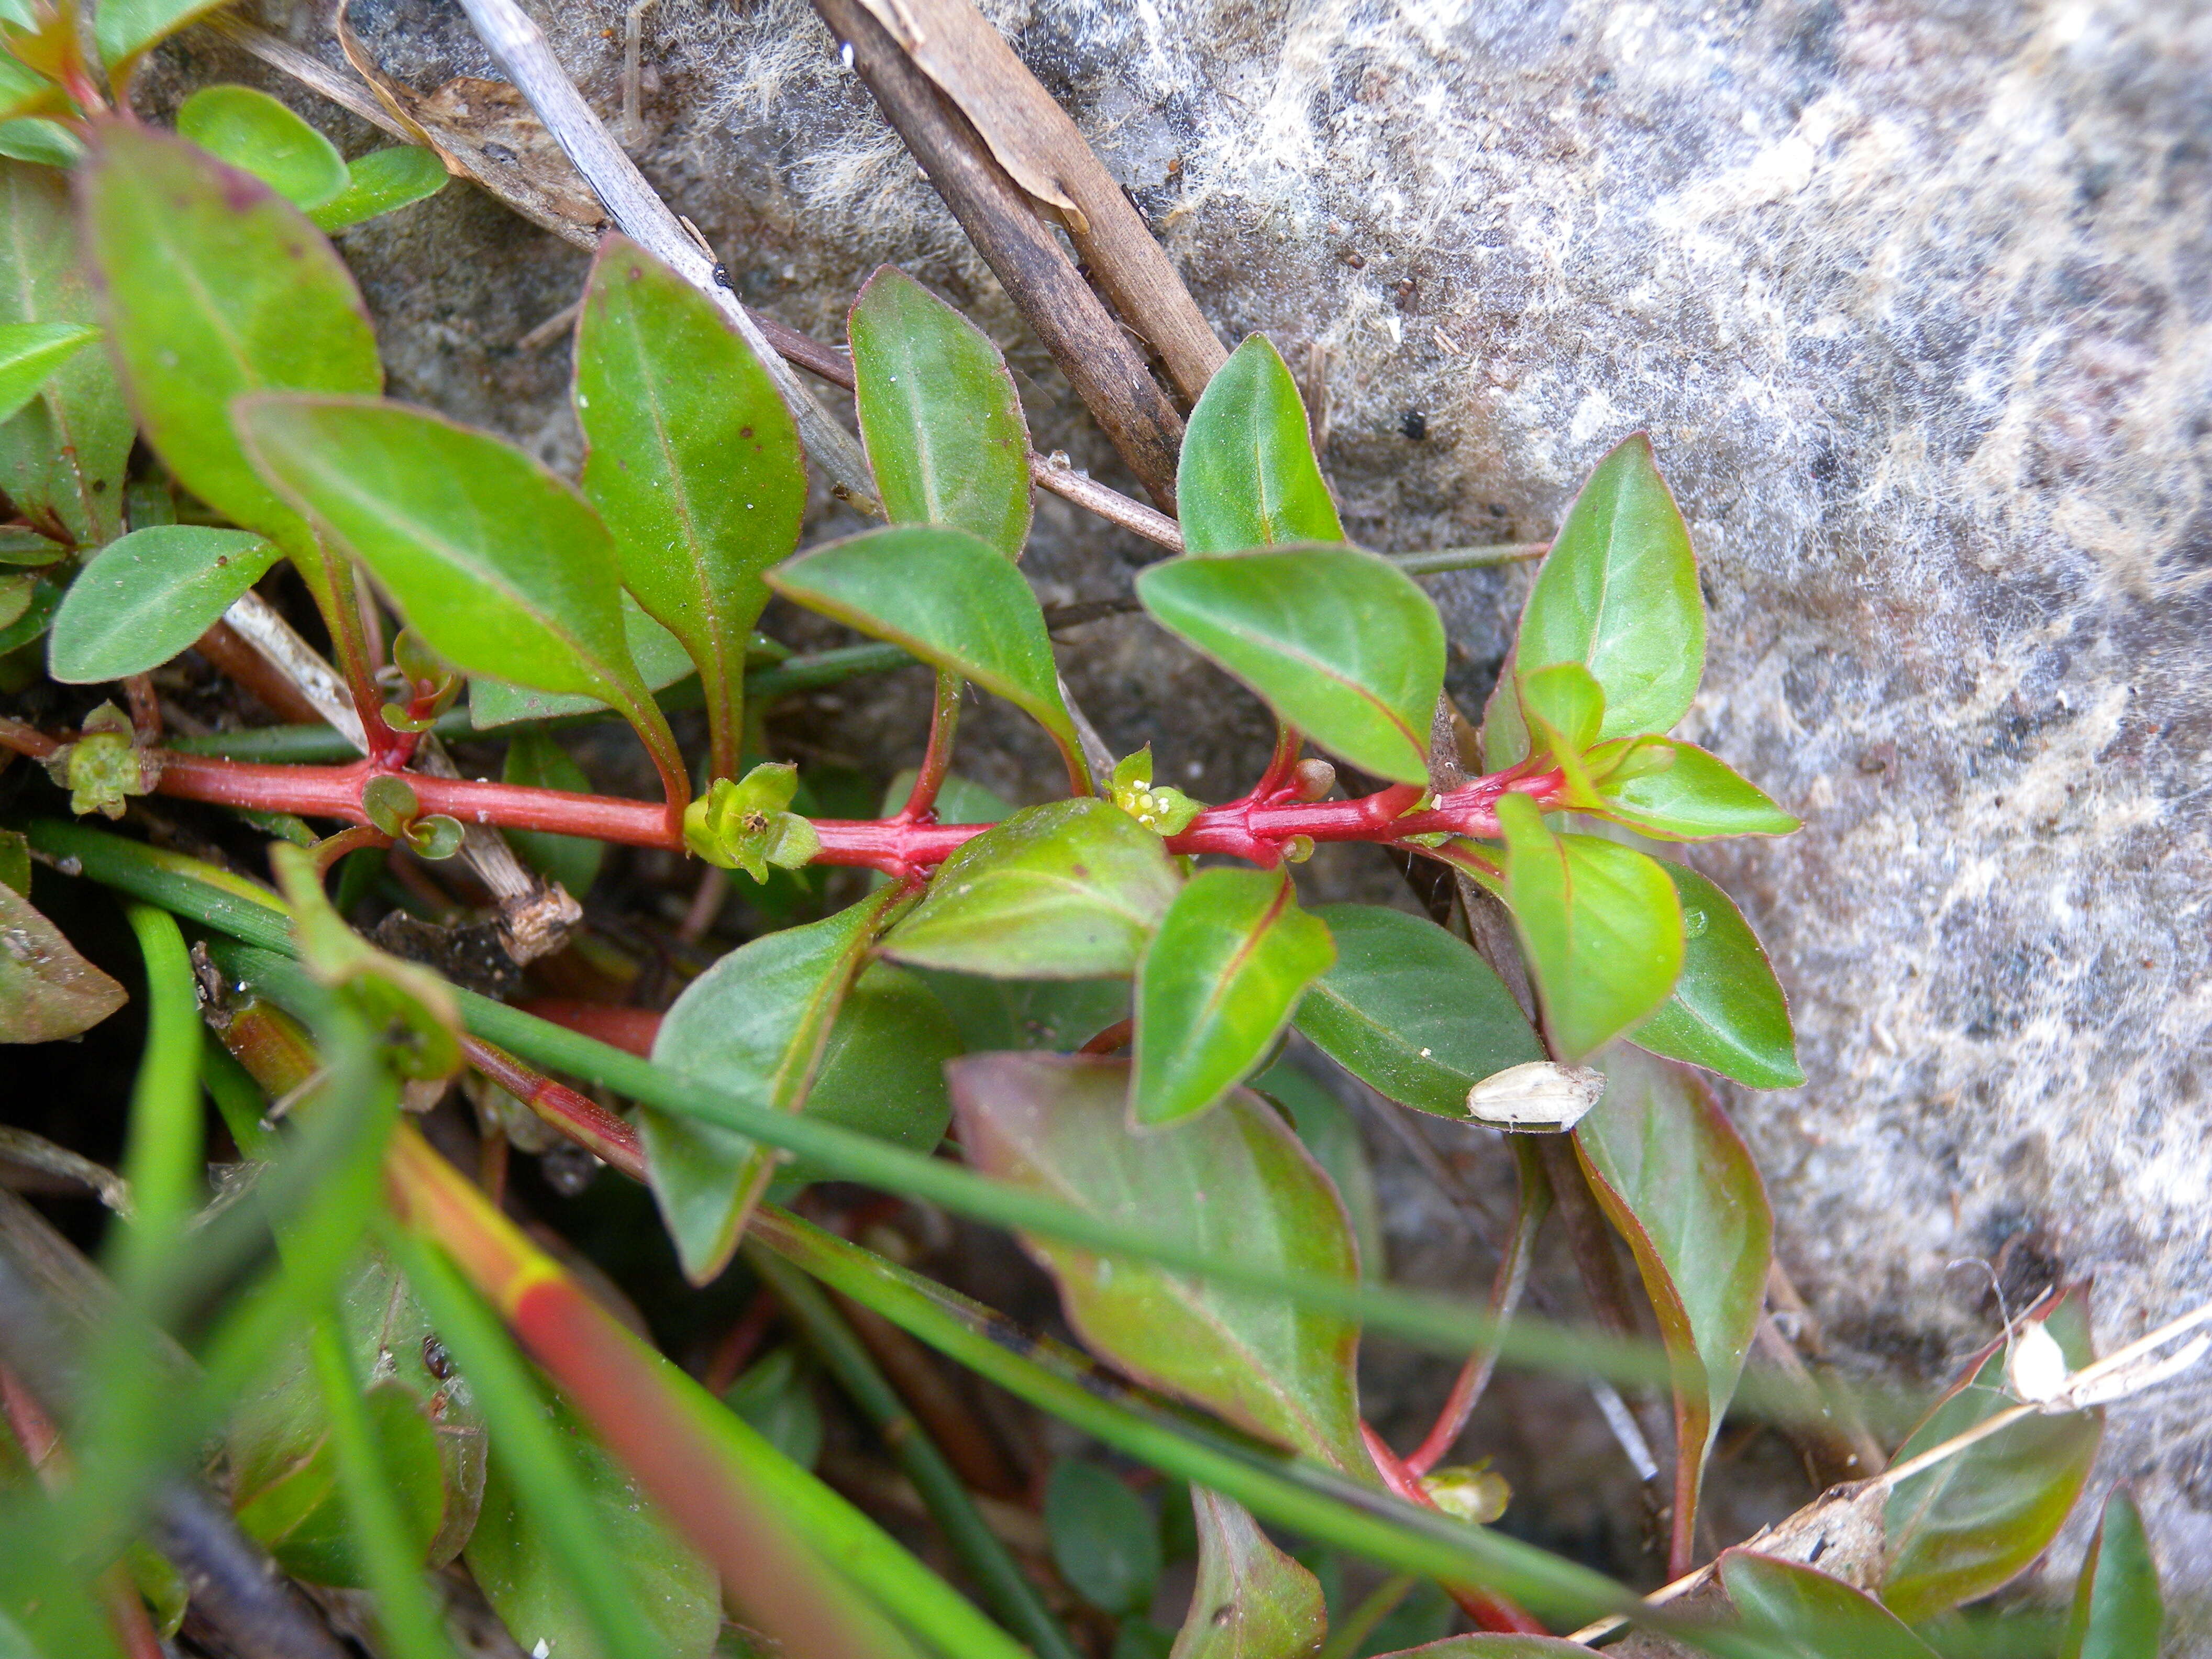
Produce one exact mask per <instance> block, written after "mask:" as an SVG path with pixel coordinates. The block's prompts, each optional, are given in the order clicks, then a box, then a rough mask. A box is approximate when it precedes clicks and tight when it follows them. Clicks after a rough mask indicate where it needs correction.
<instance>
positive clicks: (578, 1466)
mask: <svg viewBox="0 0 2212 1659" xmlns="http://www.w3.org/2000/svg"><path fill="white" fill-rule="evenodd" d="M553 1425H554V1428H555V1430H556V1432H557V1433H558V1434H559V1435H560V1436H561V1437H562V1439H563V1440H565V1441H566V1442H567V1446H566V1449H567V1450H568V1453H569V1454H570V1462H571V1463H572V1464H573V1465H574V1468H575V1472H576V1474H577V1475H578V1476H579V1477H580V1480H581V1484H582V1486H583V1488H584V1495H585V1497H586V1499H587V1501H588V1502H589V1503H590V1504H591V1508H592V1516H593V1518H594V1520H595V1522H596V1523H597V1524H596V1531H597V1534H598V1545H599V1553H600V1554H601V1555H602V1556H604V1557H605V1558H606V1559H611V1561H613V1562H614V1563H615V1564H616V1565H617V1567H618V1568H619V1570H620V1571H621V1573H622V1575H623V1577H624V1578H626V1579H627V1580H628V1581H629V1584H630V1587H631V1590H632V1594H633V1600H634V1604H635V1607H636V1608H637V1610H638V1611H639V1612H640V1613H642V1614H643V1615H644V1617H645V1621H646V1623H647V1625H648V1626H651V1628H652V1630H653V1634H654V1635H655V1636H656V1637H658V1638H659V1651H660V1652H661V1653H663V1654H665V1656H666V1659H707V1656H708V1654H709V1653H711V1652H712V1651H713V1650H714V1638H715V1636H716V1634H717V1633H718V1632H720V1629H721V1625H722V1599H721V1589H720V1584H719V1583H718V1582H717V1580H716V1577H715V1574H714V1569H713V1568H712V1567H711V1566H709V1565H708V1564H707V1563H706V1562H705V1561H703V1560H702V1559H700V1558H699V1557H698V1556H696V1555H695V1554H694V1553H692V1552H691V1549H690V1546H689V1545H687V1544H685V1543H684V1541H683V1540H682V1538H681V1537H679V1536H678V1534H677V1533H676V1531H675V1529H674V1528H671V1526H670V1525H669V1524H668V1522H666V1521H665V1520H664V1519H663V1518H662V1517H661V1516H660V1514H659V1510H656V1509H655V1508H653V1505H652V1503H651V1501H650V1500H649V1499H648V1498H647V1497H646V1495H645V1494H644V1492H641V1490H639V1488H638V1486H637V1485H636V1483H635V1482H634V1481H633V1480H631V1479H630V1478H629V1476H628V1475H627V1474H624V1473H623V1470H622V1469H621V1468H620V1467H619V1466H618V1465H617V1463H616V1462H615V1461H614V1460H613V1459H612V1458H611V1457H609V1456H608V1455H607V1454H606V1453H605V1452H604V1451H602V1450H601V1449H599V1446H598V1444H597V1443H594V1442H593V1441H592V1440H591V1439H589V1438H588V1437H586V1435H585V1434H584V1433H583V1431H581V1430H580V1428H579V1427H578V1426H577V1425H576V1422H575V1419H574V1418H573V1417H571V1416H570V1415H569V1413H568V1411H567V1409H566V1408H565V1407H556V1409H555V1412H554V1414H553ZM508 1455H510V1454H507V1452H505V1451H504V1450H503V1449H501V1447H500V1446H499V1445H496V1444H495V1445H494V1447H493V1448H492V1455H491V1468H490V1472H489V1477H488V1478H487V1479H486V1480H485V1482H484V1498H483V1518H482V1519H481V1520H479V1521H478V1522H477V1529H476V1532H475V1534H473V1535H472V1536H471V1538H470V1539H469V1544H468V1548H467V1549H466V1550H465V1551H464V1552H463V1554H464V1556H465V1559H467V1561H468V1565H469V1571H470V1572H471V1574H472V1575H473V1576H474V1577H475V1578H476V1581H477V1583H478V1584H479V1585H480V1586H482V1588H483V1593H484V1600H486V1601H489V1602H490V1603H491V1608H492V1611H493V1612H494V1613H497V1614H498V1615H499V1618H500V1622H501V1624H503V1625H505V1626H507V1631H508V1632H509V1633H510V1634H511V1635H512V1636H513V1638H514V1639H515V1642H516V1643H517V1644H518V1645H520V1648H521V1649H522V1650H523V1651H524V1652H525V1653H529V1652H532V1651H534V1650H538V1649H540V1648H541V1647H542V1649H543V1650H544V1652H546V1653H547V1654H558V1655H561V1656H562V1659H605V1648H604V1647H603V1646H602V1645H601V1644H600V1642H599V1633H598V1630H597V1628H596V1626H594V1625H593V1623H592V1620H591V1619H590V1617H589V1616H588V1615H587V1614H586V1612H585V1610H584V1606H583V1603H582V1601H580V1599H579V1597H578V1596H577V1595H576V1592H575V1590H574V1588H573V1587H572V1576H571V1574H570V1572H569V1571H568V1567H567V1565H566V1564H565V1562H564V1560H563V1559H562V1553H561V1550H560V1548H559V1547H558V1545H557V1543H556V1538H555V1536H554V1534H552V1533H551V1532H550V1529H548V1528H544V1527H542V1526H539V1525H537V1524H535V1520H534V1517H533V1516H531V1515H530V1514H529V1513H528V1512H527V1508H528V1506H527V1504H526V1502H525V1500H524V1499H523V1498H522V1495H521V1492H520V1491H519V1490H518V1486H519V1482H518V1481H517V1480H516V1478H515V1476H514V1475H513V1473H512V1472H510V1470H509V1469H508V1468H507V1462H506V1460H507V1456H508Z"/></svg>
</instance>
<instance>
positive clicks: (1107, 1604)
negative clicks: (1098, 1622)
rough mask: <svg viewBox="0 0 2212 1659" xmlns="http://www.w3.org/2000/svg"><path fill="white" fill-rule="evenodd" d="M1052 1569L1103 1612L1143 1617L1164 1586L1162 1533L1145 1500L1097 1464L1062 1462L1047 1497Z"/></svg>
mask: <svg viewBox="0 0 2212 1659" xmlns="http://www.w3.org/2000/svg"><path fill="white" fill-rule="evenodd" d="M1044 1525H1045V1534H1046V1535H1047V1537H1048V1538H1049V1539H1050V1540H1051V1542H1052V1559H1053V1565H1054V1566H1056V1567H1058V1568H1059V1569H1060V1577H1062V1578H1063V1579H1065V1580H1066V1582H1067V1585H1068V1588H1070V1589H1073V1591H1074V1592H1075V1593H1076V1594H1077V1595H1080V1596H1081V1597H1082V1598H1083V1599H1084V1600H1085V1601H1088V1602H1090V1603H1091V1606H1092V1607H1097V1609H1098V1610H1099V1611H1100V1612H1101V1613H1121V1614H1128V1613H1142V1612H1143V1611H1144V1610H1145V1609H1146V1607H1150V1606H1152V1591H1153V1589H1155V1588H1156V1587H1157V1586H1158V1583H1159V1581H1160V1529H1159V1528H1158V1527H1157V1526H1155V1525H1154V1524H1153V1522H1152V1511H1151V1510H1148V1509H1146V1507H1145V1500H1144V1499H1143V1498H1139V1497H1138V1496H1137V1494H1136V1493H1134V1492H1131V1491H1130V1490H1129V1489H1128V1487H1127V1486H1124V1485H1122V1483H1121V1481H1119V1480H1115V1478H1114V1477H1113V1476H1112V1475H1110V1474H1107V1472H1106V1471H1105V1470H1103V1469H1102V1468H1099V1467H1098V1466H1097V1464H1096V1463H1086V1462H1082V1461H1081V1460H1080V1459H1078V1458H1073V1457H1063V1458H1061V1459H1060V1462H1057V1463H1055V1464H1054V1465H1053V1470H1052V1479H1051V1480H1050V1481H1048V1483H1047V1484H1046V1486H1045V1492H1044Z"/></svg>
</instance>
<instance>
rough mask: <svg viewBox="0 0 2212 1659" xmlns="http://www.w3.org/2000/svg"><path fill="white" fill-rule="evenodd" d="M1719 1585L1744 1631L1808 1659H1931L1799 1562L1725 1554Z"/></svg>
mask: <svg viewBox="0 0 2212 1659" xmlns="http://www.w3.org/2000/svg"><path fill="white" fill-rule="evenodd" d="M1720 1577H1721V1585H1722V1587H1723V1589H1726V1590H1727V1591H1728V1594H1729V1601H1733V1602H1735V1609H1736V1612H1737V1613H1738V1614H1739V1615H1741V1618H1742V1620H1743V1623H1744V1626H1745V1628H1746V1629H1747V1630H1748V1631H1750V1632H1753V1634H1755V1635H1759V1636H1764V1637H1767V1638H1771V1639H1772V1640H1775V1641H1778V1642H1783V1643H1787V1644H1789V1649H1788V1650H1789V1651H1790V1652H1791V1653H1795V1654H1802V1655H1803V1656H1805V1659H1936V1650H1935V1649H1933V1648H1931V1647H1929V1645H1928V1644H1926V1643H1925V1642H1923V1641H1922V1640H1921V1639H1920V1638H1918V1637H1917V1636H1915V1635H1914V1634H1913V1633H1912V1632H1911V1630H1910V1629H1909V1628H1907V1627H1906V1626H1905V1624H1904V1622H1903V1621H1902V1620H1899V1618H1898V1617H1897V1616H1896V1615H1895V1614H1894V1613H1891V1612H1890V1611H1889V1609H1888V1608H1887V1607H1883V1606H1882V1604H1881V1602H1879V1601H1875V1599H1874V1598H1873V1597H1872V1596H1870V1595H1863V1594H1862V1593H1861V1592H1860V1591H1858V1590H1855V1589H1852V1588H1851V1587H1850V1585H1849V1584H1846V1583H1844V1582H1843V1581H1842V1580H1841V1579H1839V1578H1831V1577H1828V1575H1827V1574H1826V1573H1825V1572H1820V1571H1815V1570H1814V1569H1813V1568H1811V1567H1808V1566H1804V1565H1801V1564H1800V1563H1798V1562H1796V1561H1784V1560H1780V1559H1777V1558H1775V1557H1773V1556H1771V1555H1754V1554H1753V1553H1752V1552H1750V1551H1749V1550H1741V1549H1735V1550H1729V1551H1728V1552H1726V1553H1724V1554H1723V1555H1722V1557H1721V1559H1720ZM2146 1659H2148V1656H2146Z"/></svg>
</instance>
